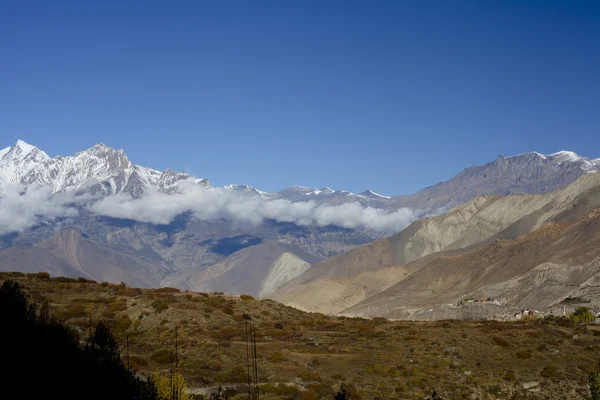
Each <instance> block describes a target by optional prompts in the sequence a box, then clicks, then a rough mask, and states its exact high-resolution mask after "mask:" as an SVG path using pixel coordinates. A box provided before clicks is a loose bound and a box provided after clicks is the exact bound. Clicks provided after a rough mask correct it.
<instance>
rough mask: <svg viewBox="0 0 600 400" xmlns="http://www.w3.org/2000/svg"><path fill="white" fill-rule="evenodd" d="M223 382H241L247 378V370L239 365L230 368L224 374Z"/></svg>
mask: <svg viewBox="0 0 600 400" xmlns="http://www.w3.org/2000/svg"><path fill="white" fill-rule="evenodd" d="M223 377H224V381H225V382H232V383H243V382H246V381H247V380H248V371H247V370H246V368H245V367H243V366H241V365H236V366H235V367H233V368H231V370H229V372H227V373H226V374H225V375H224V376H223Z"/></svg>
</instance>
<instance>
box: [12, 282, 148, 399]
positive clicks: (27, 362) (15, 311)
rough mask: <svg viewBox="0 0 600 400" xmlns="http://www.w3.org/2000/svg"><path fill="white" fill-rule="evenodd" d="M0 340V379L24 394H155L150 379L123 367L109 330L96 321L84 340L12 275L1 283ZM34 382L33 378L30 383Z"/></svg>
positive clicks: (98, 396)
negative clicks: (0, 367)
mask: <svg viewBox="0 0 600 400" xmlns="http://www.w3.org/2000/svg"><path fill="white" fill-rule="evenodd" d="M0 321H2V328H3V329H0V343H2V344H4V348H3V352H2V363H3V364H4V365H7V366H9V368H5V370H3V375H2V379H3V382H9V383H10V386H11V387H13V388H26V390H27V393H26V395H25V397H27V398H40V399H46V398H51V399H54V398H56V399H61V400H75V399H81V398H86V399H90V400H106V399H111V400H131V399H132V398H139V399H142V400H157V393H156V390H154V389H153V385H152V384H151V382H144V381H142V380H140V379H139V378H137V377H136V376H135V374H133V372H132V371H130V370H128V369H127V368H125V366H124V365H123V362H122V361H121V358H120V356H119V351H118V346H117V343H116V341H115V340H114V338H113V336H112V335H111V333H110V331H109V330H108V329H107V328H106V327H105V326H104V325H103V324H99V325H98V326H97V327H96V330H95V331H94V332H93V333H92V334H91V335H90V337H89V338H88V340H87V342H86V343H85V344H84V345H83V346H82V345H81V344H80V340H79V335H78V333H77V331H76V330H75V329H74V328H73V327H71V326H69V325H67V324H64V323H62V322H60V321H57V320H56V319H54V318H52V316H51V312H50V307H49V306H48V304H45V305H42V307H40V309H39V312H38V311H37V307H36V306H35V304H33V303H31V302H30V301H29V298H28V297H27V295H26V294H25V292H24V291H23V290H22V288H21V286H20V285H19V284H18V283H17V282H15V281H11V280H7V281H5V282H3V283H2V285H0ZM32 382H34V383H35V384H32Z"/></svg>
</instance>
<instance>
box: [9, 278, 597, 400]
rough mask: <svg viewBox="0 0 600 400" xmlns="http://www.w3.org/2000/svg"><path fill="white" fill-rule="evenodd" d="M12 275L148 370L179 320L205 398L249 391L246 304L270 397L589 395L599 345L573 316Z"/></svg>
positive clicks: (186, 359)
mask: <svg viewBox="0 0 600 400" xmlns="http://www.w3.org/2000/svg"><path fill="white" fill-rule="evenodd" d="M8 278H10V279H13V280H15V281H17V282H18V283H19V284H20V285H22V286H23V287H24V289H25V291H26V292H27V293H29V295H30V297H31V299H32V300H33V301H35V302H42V301H43V300H44V299H47V300H48V302H49V307H50V310H51V313H52V315H53V316H54V317H55V318H56V319H59V320H62V321H65V322H66V323H68V324H72V325H73V326H75V327H77V329H79V330H80V331H81V332H82V333H85V332H86V331H87V330H88V329H89V328H90V315H91V320H92V322H91V323H92V326H94V325H95V324H96V323H97V322H99V321H103V322H104V323H105V324H106V325H107V326H108V327H109V329H110V330H111V331H112V332H113V334H114V335H115V337H116V339H117V341H118V343H119V346H120V349H121V356H122V359H123V362H124V363H125V364H126V365H127V364H129V365H131V367H132V368H133V369H134V370H135V371H136V373H138V374H139V375H141V376H147V375H148V374H150V373H151V372H152V371H155V370H157V369H158V370H159V371H162V372H163V373H164V374H166V373H168V371H169V368H170V367H171V353H172V349H173V342H174V333H175V327H177V328H178V345H179V354H178V359H179V370H180V372H181V373H182V374H183V376H184V377H185V379H186V380H187V384H188V387H189V388H190V389H191V392H192V393H194V394H195V395H196V397H197V398H202V396H205V395H207V394H209V393H210V392H212V391H214V388H215V387H217V386H219V385H222V386H223V387H224V388H225V391H226V392H227V395H228V396H229V398H233V399H243V398H247V394H244V391H245V390H246V380H247V377H246V347H245V341H244V338H245V321H244V319H243V315H244V314H247V313H248V314H251V315H252V318H253V321H254V322H255V324H256V326H257V328H258V343H257V352H258V356H259V361H258V369H259V377H260V382H261V392H262V395H261V398H263V399H323V398H333V395H334V393H335V392H336V391H337V389H338V388H339V386H340V385H341V384H344V387H345V388H346V389H348V391H349V392H350V394H351V397H350V398H351V399H423V398H425V397H426V396H427V395H428V394H430V393H431V392H432V391H434V390H435V391H436V392H437V393H438V394H439V395H440V396H442V398H444V399H463V398H464V399H472V398H477V399H496V398H501V399H529V398H532V399H537V398H539V399H542V398H543V399H567V398H568V399H572V398H581V397H583V396H584V395H585V394H586V393H587V390H588V389H587V379H588V374H589V372H590V371H591V370H592V369H593V368H594V367H595V365H596V358H597V356H598V354H600V331H599V330H598V329H597V327H596V326H595V325H586V324H575V323H573V322H570V321H568V320H559V322H548V321H546V322H544V321H535V320H531V321H520V322H513V323H500V322H459V321H438V322H430V323H426V322H405V321H402V322H391V321H387V320H385V319H373V320H367V319H360V318H343V317H332V316H325V315H322V314H317V313H305V312H302V311H299V310H296V309H293V308H290V307H287V306H284V305H282V304H279V303H276V302H274V301H270V300H254V299H252V298H251V297H249V296H243V299H242V298H240V297H226V296H223V295H220V294H203V293H192V292H180V291H178V290H176V289H170V288H161V289H143V290H142V289H134V288H130V287H127V286H125V285H113V284H108V283H94V282H90V281H86V280H83V279H81V280H76V279H69V278H52V279H51V278H50V277H49V276H48V275H47V274H28V275H25V274H20V273H8V274H7V273H4V274H2V275H0V280H5V279H8ZM127 338H128V339H127ZM127 341H128V342H129V357H127V347H126V343H127ZM5 345H8V344H5ZM236 392H239V394H237V395H236V394H235V393H236ZM207 397H208V396H207Z"/></svg>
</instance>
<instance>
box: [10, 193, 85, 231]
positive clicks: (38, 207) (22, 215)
mask: <svg viewBox="0 0 600 400" xmlns="http://www.w3.org/2000/svg"><path fill="white" fill-rule="evenodd" d="M89 199H90V198H89V197H85V198H84V197H81V198H76V197H75V196H73V195H70V194H67V193H64V194H58V195H52V190H51V188H50V187H40V186H35V185H34V186H30V187H28V188H25V187H23V186H22V185H18V184H7V185H0V234H2V235H4V234H7V233H11V232H21V231H24V230H25V229H28V228H31V227H33V226H37V225H40V224H43V223H49V222H53V221H55V220H56V219H57V218H64V217H74V216H76V215H77V214H78V211H77V208H76V206H77V204H78V203H79V201H88V200H89Z"/></svg>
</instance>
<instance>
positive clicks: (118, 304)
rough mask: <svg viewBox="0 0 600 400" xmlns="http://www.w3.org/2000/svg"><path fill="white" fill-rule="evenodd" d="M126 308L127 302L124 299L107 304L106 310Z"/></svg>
mask: <svg viewBox="0 0 600 400" xmlns="http://www.w3.org/2000/svg"><path fill="white" fill-rule="evenodd" d="M126 309H127V304H126V303H125V302H124V301H121V300H119V301H116V302H114V303H110V304H109V305H108V311H113V312H117V311H125V310H126Z"/></svg>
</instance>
